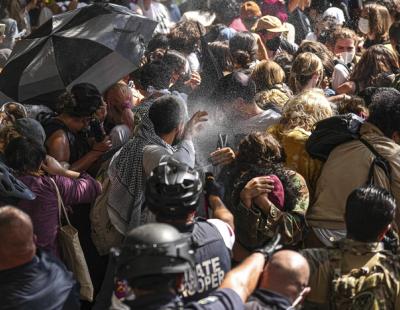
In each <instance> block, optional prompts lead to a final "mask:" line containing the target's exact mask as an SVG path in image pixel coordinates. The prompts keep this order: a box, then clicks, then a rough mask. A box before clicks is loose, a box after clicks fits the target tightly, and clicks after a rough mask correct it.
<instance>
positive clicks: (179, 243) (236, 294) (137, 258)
mask: <svg viewBox="0 0 400 310" xmlns="http://www.w3.org/2000/svg"><path fill="white" fill-rule="evenodd" d="M279 239H280V236H279V235H278V236H277V237H276V238H275V239H274V240H273V241H271V243H270V244H268V245H266V246H265V247H263V248H262V249H258V250H257V251H256V253H253V254H252V255H250V256H249V257H248V258H246V259H245V260H244V261H243V262H242V263H241V264H240V265H239V266H238V267H236V268H235V269H233V270H231V271H230V272H229V273H228V274H227V275H226V277H225V279H224V281H223V282H222V284H221V286H220V288H219V289H218V290H216V291H214V292H212V293H211V294H210V295H209V296H208V297H206V298H204V299H202V300H200V301H198V302H191V303H189V304H187V305H184V304H183V302H182V300H181V299H180V297H179V295H178V294H179V292H180V290H181V289H182V287H183V280H184V274H185V273H187V272H193V271H194V266H195V261H194V253H193V251H192V249H191V246H192V244H191V238H188V237H187V235H185V234H180V233H179V231H178V230H177V229H176V228H174V227H172V226H170V225H168V224H161V223H152V224H146V225H143V226H140V227H138V228H135V229H133V230H132V231H130V232H129V233H128V235H127V237H126V239H125V241H124V244H123V246H122V249H121V251H120V253H119V255H118V257H117V277H119V278H124V279H126V280H127V281H128V284H129V286H130V287H131V289H132V290H133V293H134V294H135V299H134V300H133V301H125V304H126V305H128V306H129V307H130V309H142V310H147V309H193V310H195V309H205V310H207V309H208V310H220V309H221V310H225V309H229V310H238V309H244V308H243V302H244V301H245V300H247V298H248V297H249V294H251V292H252V291H253V290H254V289H255V287H256V285H257V282H258V278H259V276H260V274H261V271H262V269H263V267H264V264H265V261H266V260H267V259H268V257H270V255H272V253H273V252H274V251H275V249H276V248H277V247H278V246H279V245H278V242H279Z"/></svg>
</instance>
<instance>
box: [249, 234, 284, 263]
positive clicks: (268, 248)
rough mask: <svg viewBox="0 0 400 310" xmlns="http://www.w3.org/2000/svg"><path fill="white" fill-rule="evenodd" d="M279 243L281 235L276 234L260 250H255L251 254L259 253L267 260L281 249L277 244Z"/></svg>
mask: <svg viewBox="0 0 400 310" xmlns="http://www.w3.org/2000/svg"><path fill="white" fill-rule="evenodd" d="M279 241H281V234H279V233H277V234H276V235H275V236H274V237H273V238H272V239H271V241H269V242H267V243H266V244H265V245H264V246H262V247H261V248H258V249H255V250H254V251H253V253H261V254H263V255H264V257H265V260H268V259H269V258H270V257H271V256H272V254H274V253H275V252H276V251H278V250H280V249H281V248H282V245H280V244H279Z"/></svg>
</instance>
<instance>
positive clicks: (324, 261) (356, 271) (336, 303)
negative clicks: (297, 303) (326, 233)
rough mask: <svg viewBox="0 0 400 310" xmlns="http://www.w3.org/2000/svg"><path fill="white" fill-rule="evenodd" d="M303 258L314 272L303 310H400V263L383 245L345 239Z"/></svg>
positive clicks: (306, 252) (307, 251) (315, 250)
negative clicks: (332, 246) (333, 246)
mask: <svg viewBox="0 0 400 310" xmlns="http://www.w3.org/2000/svg"><path fill="white" fill-rule="evenodd" d="M302 254H303V255H304V256H305V257H306V259H307V260H308V262H309V264H310V271H311V273H310V274H311V276H310V282H309V285H310V287H311V293H310V294H309V295H308V297H307V301H306V303H305V307H304V309H340V310H342V309H343V310H346V309H352V310H356V309H360V310H361V309H363V310H367V309H371V310H378V309H379V310H385V309H387V310H388V309H400V282H399V281H400V260H399V258H398V257H396V256H395V255H393V254H392V253H391V252H388V251H385V250H384V249H383V244H382V243H378V242H375V243H364V242H357V241H354V240H350V239H344V240H341V241H340V242H338V243H337V244H336V247H335V248H329V249H306V250H303V251H302Z"/></svg>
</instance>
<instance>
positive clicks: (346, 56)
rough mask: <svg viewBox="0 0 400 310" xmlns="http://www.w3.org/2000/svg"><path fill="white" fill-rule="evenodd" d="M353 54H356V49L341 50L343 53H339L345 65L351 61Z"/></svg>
mask: <svg viewBox="0 0 400 310" xmlns="http://www.w3.org/2000/svg"><path fill="white" fill-rule="evenodd" d="M355 54H356V51H353V52H343V53H340V58H342V60H343V62H344V63H345V64H346V65H347V64H349V63H351V62H352V61H353V59H354V56H355Z"/></svg>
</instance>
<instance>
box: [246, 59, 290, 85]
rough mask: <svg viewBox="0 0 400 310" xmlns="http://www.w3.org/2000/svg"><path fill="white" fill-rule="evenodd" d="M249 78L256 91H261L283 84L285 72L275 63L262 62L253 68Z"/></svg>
mask: <svg viewBox="0 0 400 310" xmlns="http://www.w3.org/2000/svg"><path fill="white" fill-rule="evenodd" d="M251 78H252V79H253V81H254V82H255V83H256V86H257V91H263V90H268V89H271V88H272V87H273V86H274V85H276V84H281V83H283V82H284V81H285V72H284V71H283V69H282V68H281V66H280V65H278V64H277V63H276V62H275V61H272V60H263V61H261V62H260V63H259V64H257V65H256V66H255V68H254V70H253V73H252V74H251Z"/></svg>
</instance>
